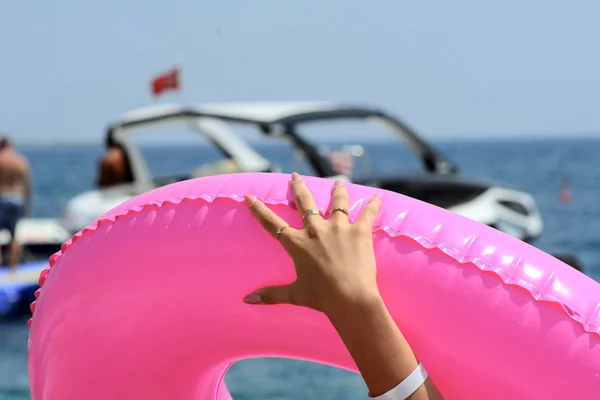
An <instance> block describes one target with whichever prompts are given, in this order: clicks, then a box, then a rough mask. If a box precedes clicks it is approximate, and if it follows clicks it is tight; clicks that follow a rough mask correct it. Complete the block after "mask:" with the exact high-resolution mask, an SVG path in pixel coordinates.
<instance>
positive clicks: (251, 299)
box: [244, 293, 263, 304]
mask: <svg viewBox="0 0 600 400" xmlns="http://www.w3.org/2000/svg"><path fill="white" fill-rule="evenodd" d="M244 303H246V304H262V303H263V299H262V296H261V295H260V294H258V293H250V294H249V295H247V296H246V297H244Z"/></svg>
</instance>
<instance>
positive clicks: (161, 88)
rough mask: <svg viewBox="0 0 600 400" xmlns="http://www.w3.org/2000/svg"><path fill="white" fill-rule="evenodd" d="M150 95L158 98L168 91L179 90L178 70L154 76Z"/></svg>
mask: <svg viewBox="0 0 600 400" xmlns="http://www.w3.org/2000/svg"><path fill="white" fill-rule="evenodd" d="M151 89H152V95H153V96H160V95H161V94H162V93H163V92H166V91H168V90H179V68H177V67H175V68H173V69H171V70H170V71H167V72H164V73H162V74H160V75H157V76H155V77H154V78H153V79H152V84H151Z"/></svg>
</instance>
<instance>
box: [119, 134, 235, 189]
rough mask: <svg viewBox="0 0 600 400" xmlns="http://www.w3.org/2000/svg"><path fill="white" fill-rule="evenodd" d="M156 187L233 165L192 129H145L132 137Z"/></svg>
mask: <svg viewBox="0 0 600 400" xmlns="http://www.w3.org/2000/svg"><path fill="white" fill-rule="evenodd" d="M131 139H132V142H133V144H134V146H135V147H136V148H137V149H138V151H139V153H140V155H141V156H142V158H143V159H144V161H145V163H146V165H147V167H148V170H149V172H150V175H151V176H152V177H153V180H154V181H155V183H157V184H158V185H164V184H168V183H171V182H177V181H180V180H184V179H189V178H190V177H192V176H193V175H201V174H202V171H204V172H205V173H206V174H211V173H214V174H216V173H218V172H217V171H222V172H223V173H225V172H226V171H230V170H235V169H236V163H235V162H234V161H233V160H232V159H231V158H230V157H228V156H227V155H226V154H224V153H223V152H221V151H220V150H219V148H217V147H216V146H214V145H213V144H212V143H211V142H210V140H208V139H207V138H206V137H205V136H203V135H201V134H199V133H198V132H197V131H196V130H195V129H194V127H192V126H187V125H175V124H173V125H157V126H145V127H143V128H141V129H140V132H135V134H133V135H132V136H131Z"/></svg>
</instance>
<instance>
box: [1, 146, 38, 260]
mask: <svg viewBox="0 0 600 400" xmlns="http://www.w3.org/2000/svg"><path fill="white" fill-rule="evenodd" d="M31 194H32V185H31V172H30V168H29V162H28V161H27V159H26V158H25V157H24V156H23V155H22V154H20V153H18V152H17V151H16V150H15V149H14V147H13V145H12V142H11V140H10V139H9V138H8V137H7V136H4V137H2V138H0V229H2V230H6V231H8V234H9V235H10V241H9V243H8V254H9V258H8V265H9V267H10V268H11V269H12V270H14V269H15V268H16V266H17V263H18V262H19V260H20V258H21V244H20V243H19V242H18V241H17V237H16V234H15V233H16V228H17V223H18V222H19V220H20V219H21V218H23V217H24V216H28V215H30V212H31ZM0 265H2V252H0Z"/></svg>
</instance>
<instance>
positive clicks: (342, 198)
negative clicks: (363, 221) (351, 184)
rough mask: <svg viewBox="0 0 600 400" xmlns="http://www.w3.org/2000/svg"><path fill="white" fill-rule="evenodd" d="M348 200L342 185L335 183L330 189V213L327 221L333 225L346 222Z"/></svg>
mask: <svg viewBox="0 0 600 400" xmlns="http://www.w3.org/2000/svg"><path fill="white" fill-rule="evenodd" d="M349 203H350V200H349V199H348V191H347V190H346V187H345V186H344V184H343V183H342V182H340V181H335V183H334V184H333V188H332V189H331V211H330V213H329V219H330V220H332V221H333V222H335V223H343V222H348V207H349Z"/></svg>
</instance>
